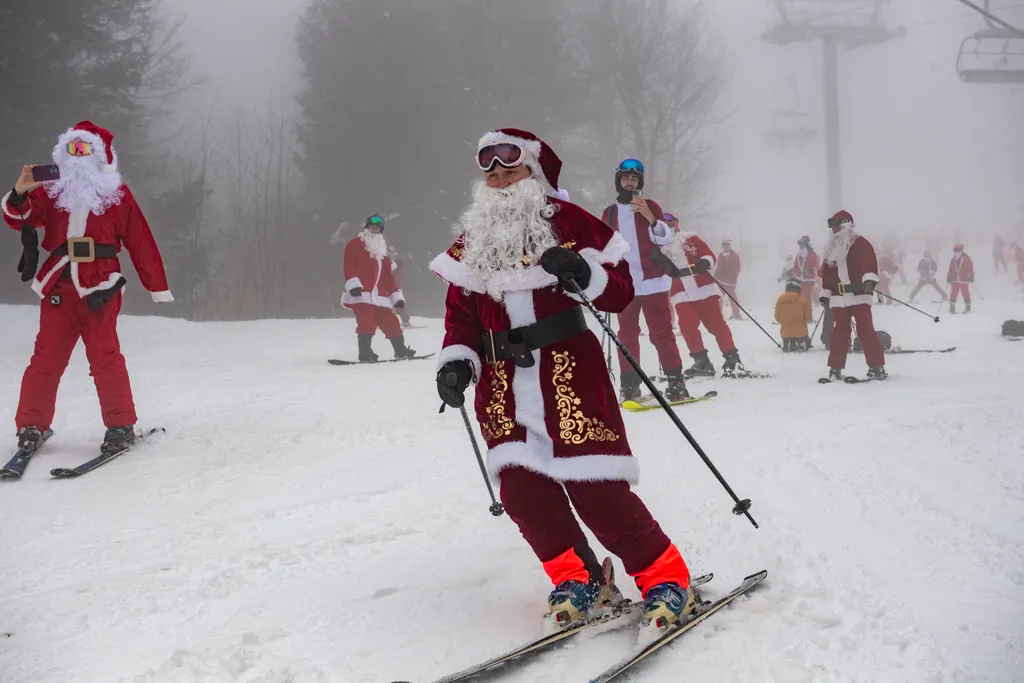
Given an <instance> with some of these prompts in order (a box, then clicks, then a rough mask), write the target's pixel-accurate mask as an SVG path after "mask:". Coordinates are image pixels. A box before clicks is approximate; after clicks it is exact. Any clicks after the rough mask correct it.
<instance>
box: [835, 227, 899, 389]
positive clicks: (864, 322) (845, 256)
mask: <svg viewBox="0 0 1024 683" xmlns="http://www.w3.org/2000/svg"><path fill="white" fill-rule="evenodd" d="M828 225H829V228H830V229H831V230H832V236H831V237H829V240H828V244H827V245H826V246H825V261H824V264H823V265H822V289H823V290H824V291H823V292H822V297H821V300H820V303H821V305H822V306H825V307H826V308H828V309H830V310H831V311H832V313H833V316H834V318H835V329H834V330H833V331H832V335H831V340H830V343H829V353H828V366H829V373H828V378H829V379H830V380H832V379H842V375H843V372H842V371H843V369H844V368H845V367H846V356H847V354H848V353H849V352H850V337H851V332H852V330H851V327H852V323H853V320H854V319H856V321H857V335H858V336H859V337H860V339H861V343H862V344H863V345H864V359H865V360H866V361H867V364H868V376H869V377H872V378H875V379H885V378H886V377H887V375H886V372H885V351H884V350H883V349H882V344H881V342H880V341H879V340H878V334H877V333H876V332H875V325H874V321H873V320H872V316H871V302H872V300H873V299H874V298H875V297H874V293H875V286H876V285H877V284H878V259H877V258H876V256H875V250H874V248H873V247H872V246H871V243H870V242H868V240H867V239H866V238H864V237H862V236H860V235H858V234H857V233H856V231H855V227H854V223H853V216H852V215H850V213H849V212H848V211H838V212H837V213H836V214H835V215H833V216H832V217H831V218H829V219H828ZM826 293H827V295H826Z"/></svg>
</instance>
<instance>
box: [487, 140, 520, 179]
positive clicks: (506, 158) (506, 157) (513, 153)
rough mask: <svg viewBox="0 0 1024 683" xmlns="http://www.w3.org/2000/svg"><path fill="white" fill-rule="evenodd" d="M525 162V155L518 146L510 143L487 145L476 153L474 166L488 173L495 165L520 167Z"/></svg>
mask: <svg viewBox="0 0 1024 683" xmlns="http://www.w3.org/2000/svg"><path fill="white" fill-rule="evenodd" d="M523 161H525V155H524V154H523V150H522V148H521V147H519V145H514V144H512V143H511V142H503V143H501V144H499V145H487V146H486V147H484V148H483V149H481V150H480V151H479V152H477V153H476V164H477V166H479V167H480V170H481V171H485V172H487V171H490V170H491V169H493V168H494V165H495V164H501V165H502V166H504V167H505V168H515V167H516V166H521V165H522V163H523Z"/></svg>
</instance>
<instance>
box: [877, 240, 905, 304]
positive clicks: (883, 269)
mask: <svg viewBox="0 0 1024 683" xmlns="http://www.w3.org/2000/svg"><path fill="white" fill-rule="evenodd" d="M899 270H900V267H899V266H898V265H897V264H896V259H894V258H893V257H892V255H891V254H888V253H886V254H882V258H880V259H878V291H879V292H881V293H882V294H887V295H888V296H884V297H882V303H885V304H888V305H892V280H893V278H894V277H896V274H897V273H899Z"/></svg>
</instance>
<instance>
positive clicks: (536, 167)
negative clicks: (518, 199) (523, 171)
mask: <svg viewBox="0 0 1024 683" xmlns="http://www.w3.org/2000/svg"><path fill="white" fill-rule="evenodd" d="M502 144H512V145H516V146H517V147H519V149H521V150H523V155H524V156H525V157H526V158H525V159H524V161H523V163H524V164H526V166H527V167H528V168H529V169H530V172H531V173H532V174H533V176H534V177H535V178H538V179H539V178H544V180H545V181H547V184H548V185H550V186H551V189H552V190H554V191H555V192H554V194H555V196H556V197H562V196H563V195H564V197H566V198H567V197H568V193H566V192H565V191H564V190H559V189H558V174H559V173H560V172H561V170H562V160H561V159H559V158H558V155H557V154H555V152H554V150H552V149H551V148H550V147H548V144H547V143H546V142H544V141H543V140H541V139H540V138H539V137H537V136H536V135H534V134H533V133H530V132H529V131H525V130H520V129H518V128H499V129H497V130H492V131H491V132H489V133H487V134H485V135H484V136H483V137H482V138H480V142H479V144H477V147H476V151H477V153H479V152H480V150H482V149H483V148H484V147H490V146H491V145H502Z"/></svg>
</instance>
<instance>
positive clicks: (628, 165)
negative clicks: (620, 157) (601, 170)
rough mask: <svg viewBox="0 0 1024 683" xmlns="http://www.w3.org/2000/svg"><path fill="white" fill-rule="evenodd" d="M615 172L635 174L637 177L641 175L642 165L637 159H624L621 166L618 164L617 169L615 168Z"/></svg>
mask: <svg viewBox="0 0 1024 683" xmlns="http://www.w3.org/2000/svg"><path fill="white" fill-rule="evenodd" d="M615 170H616V171H618V172H619V173H626V172H632V173H636V174H637V175H643V174H644V165H643V164H642V163H641V162H640V160H639V159H626V160H624V161H623V162H622V163H621V164H619V166H618V168H616V169H615Z"/></svg>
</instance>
